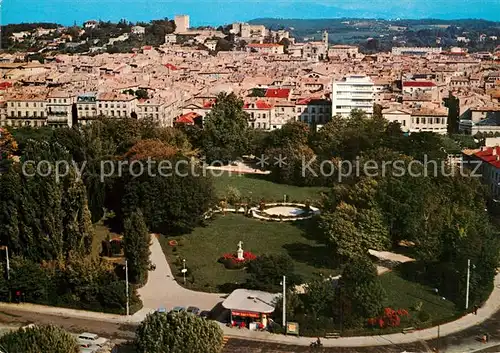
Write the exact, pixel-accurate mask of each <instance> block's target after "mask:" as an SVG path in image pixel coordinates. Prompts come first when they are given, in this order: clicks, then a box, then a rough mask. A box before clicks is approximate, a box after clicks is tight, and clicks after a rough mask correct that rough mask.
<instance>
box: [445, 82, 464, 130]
mask: <svg viewBox="0 0 500 353" xmlns="http://www.w3.org/2000/svg"><path fill="white" fill-rule="evenodd" d="M445 106H446V107H447V108H448V134H457V133H458V125H459V114H460V100H459V99H458V98H457V97H455V96H454V95H453V93H452V92H450V94H449V96H448V98H446V99H445Z"/></svg>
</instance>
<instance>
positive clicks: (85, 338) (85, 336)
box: [78, 332, 108, 347]
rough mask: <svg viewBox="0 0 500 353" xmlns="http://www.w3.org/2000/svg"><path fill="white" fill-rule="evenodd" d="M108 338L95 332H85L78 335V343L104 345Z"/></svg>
mask: <svg viewBox="0 0 500 353" xmlns="http://www.w3.org/2000/svg"><path fill="white" fill-rule="evenodd" d="M106 342H108V340H107V339H106V338H104V337H99V336H98V335H96V334H95V333H88V332H84V333H81V334H80V335H78V343H80V344H82V343H83V344H90V345H91V346H98V347H102V346H103V345H104V344H106Z"/></svg>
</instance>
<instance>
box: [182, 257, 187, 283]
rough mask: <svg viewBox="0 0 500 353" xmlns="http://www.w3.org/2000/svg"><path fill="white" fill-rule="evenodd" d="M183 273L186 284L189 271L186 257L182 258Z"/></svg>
mask: <svg viewBox="0 0 500 353" xmlns="http://www.w3.org/2000/svg"><path fill="white" fill-rule="evenodd" d="M181 272H182V275H183V277H184V285H186V272H187V268H186V259H182V270H181Z"/></svg>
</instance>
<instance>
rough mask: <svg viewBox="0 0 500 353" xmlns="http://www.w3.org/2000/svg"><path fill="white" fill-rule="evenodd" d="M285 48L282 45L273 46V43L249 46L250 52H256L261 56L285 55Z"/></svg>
mask: <svg viewBox="0 0 500 353" xmlns="http://www.w3.org/2000/svg"><path fill="white" fill-rule="evenodd" d="M284 48H285V47H284V46H283V45H281V44H273V43H264V44H260V43H251V44H248V45H247V51H248V52H255V53H261V54H283V53H284Z"/></svg>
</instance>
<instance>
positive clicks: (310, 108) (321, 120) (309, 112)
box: [295, 98, 332, 127]
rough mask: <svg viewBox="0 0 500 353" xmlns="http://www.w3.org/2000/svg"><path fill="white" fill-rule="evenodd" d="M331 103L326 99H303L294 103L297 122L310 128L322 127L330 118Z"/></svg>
mask: <svg viewBox="0 0 500 353" xmlns="http://www.w3.org/2000/svg"><path fill="white" fill-rule="evenodd" d="M331 108H332V103H331V102H330V101H329V100H326V99H315V98H305V99H298V100H297V101H296V103H295V111H296V114H297V120H298V121H303V122H305V123H307V124H309V125H312V126H317V127H318V126H323V125H324V124H326V123H327V122H329V121H330V120H331V118H332V111H331Z"/></svg>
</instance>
